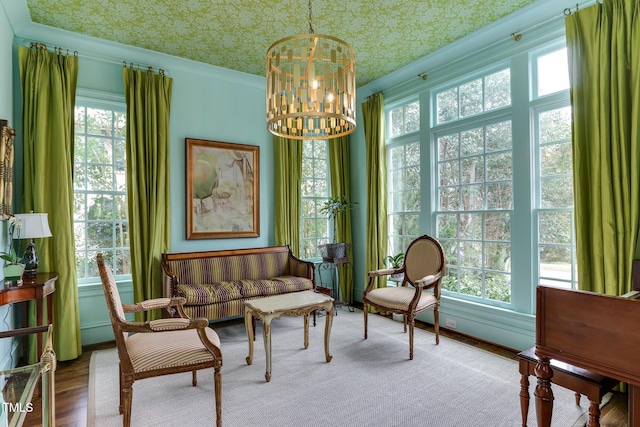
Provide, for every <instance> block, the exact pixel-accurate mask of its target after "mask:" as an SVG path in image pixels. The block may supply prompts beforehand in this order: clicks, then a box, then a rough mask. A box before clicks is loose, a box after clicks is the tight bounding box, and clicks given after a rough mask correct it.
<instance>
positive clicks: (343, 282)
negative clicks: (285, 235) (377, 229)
mask: <svg viewBox="0 0 640 427" xmlns="http://www.w3.org/2000/svg"><path fill="white" fill-rule="evenodd" d="M329 170H330V175H331V195H332V196H337V197H339V198H340V199H342V198H343V197H344V198H345V199H346V200H347V201H348V202H351V194H350V191H349V183H350V182H351V167H350V162H349V136H348V135H347V136H342V137H339V138H332V139H330V140H329ZM334 221H336V234H337V235H336V236H334V239H335V241H336V242H342V243H346V244H347V246H349V248H350V249H349V254H348V255H349V260H353V248H352V247H351V245H352V243H353V238H352V235H351V210H350V209H347V211H346V212H345V215H338V216H337V217H336V218H334ZM337 270H338V283H339V284H340V291H341V292H342V299H343V301H345V302H346V303H347V304H351V303H352V302H353V264H351V263H345V264H343V265H342V266H338V268H337Z"/></svg>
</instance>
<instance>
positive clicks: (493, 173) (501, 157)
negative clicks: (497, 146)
mask: <svg viewBox="0 0 640 427" xmlns="http://www.w3.org/2000/svg"><path fill="white" fill-rule="evenodd" d="M486 159H487V181H503V180H506V179H511V178H512V173H513V164H512V162H511V151H507V152H504V153H499V154H493V155H490V156H487V157H486Z"/></svg>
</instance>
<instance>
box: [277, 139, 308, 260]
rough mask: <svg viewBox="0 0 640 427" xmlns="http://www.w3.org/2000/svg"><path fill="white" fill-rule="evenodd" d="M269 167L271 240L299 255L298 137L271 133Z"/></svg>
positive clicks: (300, 173) (299, 162)
mask: <svg viewBox="0 0 640 427" xmlns="http://www.w3.org/2000/svg"><path fill="white" fill-rule="evenodd" d="M273 170H274V173H273V178H274V179H273V187H274V191H273V193H274V225H275V242H276V245H278V246H280V245H289V246H290V247H291V251H292V252H293V254H294V255H296V256H300V199H301V195H302V141H300V140H297V139H287V138H281V137H279V136H274V137H273Z"/></svg>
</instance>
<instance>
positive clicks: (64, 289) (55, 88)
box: [18, 46, 82, 361]
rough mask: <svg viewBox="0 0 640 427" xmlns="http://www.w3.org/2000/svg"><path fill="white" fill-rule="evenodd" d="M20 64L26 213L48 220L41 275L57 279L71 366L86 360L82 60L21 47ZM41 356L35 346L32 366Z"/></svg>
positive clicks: (61, 331)
mask: <svg viewBox="0 0 640 427" xmlns="http://www.w3.org/2000/svg"><path fill="white" fill-rule="evenodd" d="M18 62H19V66H20V82H21V89H22V128H23V133H24V135H23V148H24V170H23V192H22V211H23V212H29V211H34V212H46V213H48V214H49V227H50V228H51V233H52V235H53V237H50V238H46V239H39V240H37V241H36V245H37V248H38V256H39V259H40V267H39V270H40V271H55V272H57V273H58V280H57V282H56V291H55V293H54V301H55V304H54V310H53V311H54V313H53V319H54V320H53V323H54V334H53V339H54V347H55V349H56V354H57V358H58V360H71V359H75V358H76V357H78V356H79V355H80V354H82V344H81V336H80V314H79V310H78V287H77V275H76V265H75V259H76V257H75V252H76V248H75V242H74V235H73V176H72V173H73V144H74V141H73V128H74V108H75V99H76V83H77V80H78V58H77V57H76V56H69V55H62V54H61V53H58V52H56V53H50V52H48V51H47V50H46V48H37V49H36V48H31V49H29V48H26V47H24V46H19V47H18ZM34 315H35V314H34V313H32V314H31V315H30V318H32V320H31V321H33V319H34ZM37 356H38V355H36V349H35V346H33V345H31V346H30V360H31V361H34V360H36V359H37Z"/></svg>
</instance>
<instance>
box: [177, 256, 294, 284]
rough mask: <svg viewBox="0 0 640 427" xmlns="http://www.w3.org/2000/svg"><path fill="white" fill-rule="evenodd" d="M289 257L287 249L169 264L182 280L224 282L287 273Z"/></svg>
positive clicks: (184, 281) (186, 281) (190, 281)
mask: <svg viewBox="0 0 640 427" xmlns="http://www.w3.org/2000/svg"><path fill="white" fill-rule="evenodd" d="M288 258H289V254H288V253H287V252H274V253H265V254H250V255H235V256H234V255H231V256H225V257H211V258H194V259H188V260H180V261H169V262H168V265H169V268H170V269H171V271H172V272H173V273H174V274H175V275H176V276H177V277H178V280H179V282H180V283H221V282H230V281H233V280H241V279H264V278H269V277H277V276H284V275H285V274H287V273H288V272H287V267H288V265H289V261H288Z"/></svg>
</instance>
